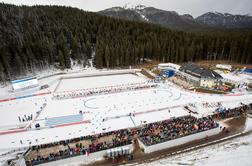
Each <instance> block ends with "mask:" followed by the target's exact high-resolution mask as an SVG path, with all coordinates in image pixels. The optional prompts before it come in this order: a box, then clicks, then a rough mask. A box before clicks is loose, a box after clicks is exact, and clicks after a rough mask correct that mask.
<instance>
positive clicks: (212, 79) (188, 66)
mask: <svg viewBox="0 0 252 166" xmlns="http://www.w3.org/2000/svg"><path fill="white" fill-rule="evenodd" d="M177 74H178V75H179V76H181V77H182V78H184V79H186V80H187V81H189V82H190V83H192V84H193V85H194V86H201V87H206V88H214V87H216V86H219V85H220V84H221V83H222V76H221V75H220V74H218V73H216V72H215V71H213V70H210V69H206V68H202V67H199V66H197V65H195V64H193V63H185V64H183V65H182V66H181V67H180V69H179V72H178V73H177Z"/></svg>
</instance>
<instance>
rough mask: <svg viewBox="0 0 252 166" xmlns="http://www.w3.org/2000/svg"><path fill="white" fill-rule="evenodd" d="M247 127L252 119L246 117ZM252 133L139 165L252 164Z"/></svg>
mask: <svg viewBox="0 0 252 166" xmlns="http://www.w3.org/2000/svg"><path fill="white" fill-rule="evenodd" d="M246 125H247V129H246V130H252V119H251V118H248V119H247V122H246ZM251 153H252V133H250V134H249V135H246V136H243V137H238V138H235V139H232V140H229V141H226V142H223V143H219V144H215V145H211V146H208V147H205V148H202V149H198V150H194V151H190V152H187V153H183V154H180V155H176V156H172V157H168V158H164V159H160V160H157V161H154V162H151V163H144V164H140V165H139V166H163V165H169V166H179V165H194V166H202V165H204V166H226V165H228V166H238V165H239V166H249V165H251V164H252V158H251Z"/></svg>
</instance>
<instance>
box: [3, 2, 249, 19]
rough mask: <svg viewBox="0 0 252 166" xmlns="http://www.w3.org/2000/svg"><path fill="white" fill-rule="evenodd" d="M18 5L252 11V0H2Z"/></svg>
mask: <svg viewBox="0 0 252 166" xmlns="http://www.w3.org/2000/svg"><path fill="white" fill-rule="evenodd" d="M2 1H3V2H4V3H10V4H16V5H36V4H40V5H62V6H72V7H77V8H81V9H83V10H88V11H94V12H95V11H99V10H103V9H106V8H110V7H114V6H124V5H125V4H129V3H130V4H133V5H137V4H143V5H146V6H152V7H156V8H159V9H164V10H169V11H177V12H178V13H180V14H186V13H189V14H191V15H193V16H194V17H196V16H199V15H201V14H203V13H206V12H209V11H218V12H222V13H225V12H227V13H231V14H248V13H252V0H71V1H69V0H2Z"/></svg>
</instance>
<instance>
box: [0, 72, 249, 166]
mask: <svg viewBox="0 0 252 166" xmlns="http://www.w3.org/2000/svg"><path fill="white" fill-rule="evenodd" d="M144 73H145V72H142V70H140V69H127V70H107V71H98V70H95V71H90V72H84V73H83V72H80V73H68V74H58V75H52V76H48V77H44V78H41V79H39V86H43V85H47V86H46V87H47V88H44V89H43V88H38V87H34V88H33V90H29V91H26V92H17V93H15V95H9V96H4V97H1V99H0V113H1V115H4V116H0V152H1V156H2V157H1V160H2V161H1V163H2V164H3V165H4V164H6V165H7V164H9V163H11V162H16V163H19V165H21V166H24V165H28V166H30V165H45V166H46V165H48V166H49V165H52V166H53V165H68V164H69V165H71V164H72V165H82V164H83V165H84V164H92V163H93V162H96V161H98V160H107V161H109V163H110V164H111V163H116V162H118V163H120V162H122V163H125V162H126V161H127V162H133V161H134V158H135V156H134V154H135V151H136V147H138V148H139V149H141V151H142V153H144V154H146V155H148V154H152V153H155V152H159V151H162V150H165V149H169V148H174V147H177V146H181V145H185V144H189V143H191V142H193V141H197V140H205V139H206V138H212V137H213V138H217V137H216V136H218V135H219V136H220V137H221V134H222V133H223V132H231V130H232V128H231V127H230V126H229V125H230V124H228V123H225V120H227V119H230V118H233V117H238V116H242V115H244V114H246V111H247V110H249V109H250V108H251V103H252V94H251V93H249V92H246V93H245V92H239V93H238V92H237V93H228V94H207V93H199V92H196V91H190V90H186V89H183V88H182V87H179V86H178V85H176V84H174V83H172V82H170V81H167V80H165V79H151V78H149V77H147V76H146V74H144ZM203 142H204V141H203ZM136 145H137V146H136ZM17 156H18V157H17Z"/></svg>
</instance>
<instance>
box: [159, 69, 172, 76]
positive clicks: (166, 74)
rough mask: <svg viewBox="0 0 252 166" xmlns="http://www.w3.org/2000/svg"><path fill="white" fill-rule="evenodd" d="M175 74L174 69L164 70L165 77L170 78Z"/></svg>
mask: <svg viewBox="0 0 252 166" xmlns="http://www.w3.org/2000/svg"><path fill="white" fill-rule="evenodd" d="M174 74H175V71H174V70H171V69H168V70H166V71H164V72H163V74H162V75H163V77H166V78H170V77H172V76H174Z"/></svg>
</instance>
